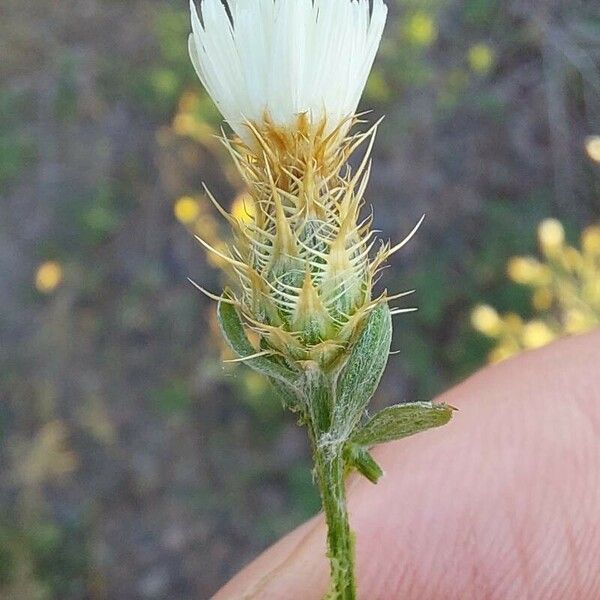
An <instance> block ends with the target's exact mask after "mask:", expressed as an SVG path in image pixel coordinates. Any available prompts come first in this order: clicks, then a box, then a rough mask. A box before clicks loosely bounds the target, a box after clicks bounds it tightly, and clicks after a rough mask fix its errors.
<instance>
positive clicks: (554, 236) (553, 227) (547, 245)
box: [538, 219, 565, 254]
mask: <svg viewBox="0 0 600 600" xmlns="http://www.w3.org/2000/svg"><path fill="white" fill-rule="evenodd" d="M538 239H539V241H540V246H541V247H542V251H543V252H544V253H545V254H555V253H556V251H557V250H559V249H560V248H561V247H562V245H563V244H564V242H565V229H564V227H563V226H562V223H561V222H560V221H558V220H557V219H546V220H545V221H542V223H541V224H540V226H539V228H538Z"/></svg>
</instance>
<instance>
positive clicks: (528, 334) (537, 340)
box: [523, 320, 555, 348]
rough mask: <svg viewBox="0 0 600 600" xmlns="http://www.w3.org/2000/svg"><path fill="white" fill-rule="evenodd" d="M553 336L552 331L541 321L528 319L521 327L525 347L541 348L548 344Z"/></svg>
mask: <svg viewBox="0 0 600 600" xmlns="http://www.w3.org/2000/svg"><path fill="white" fill-rule="evenodd" d="M554 338H555V335H554V333H553V332H552V330H551V329H550V328H549V327H548V325H546V323H544V322H543V321H539V320H534V321H530V322H529V323H526V324H525V327H524V328H523V345H524V346H525V348H541V347H542V346H545V345H546V344H549V343H550V342H551V341H552V340H553V339H554Z"/></svg>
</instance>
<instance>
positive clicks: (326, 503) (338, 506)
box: [314, 446, 356, 600]
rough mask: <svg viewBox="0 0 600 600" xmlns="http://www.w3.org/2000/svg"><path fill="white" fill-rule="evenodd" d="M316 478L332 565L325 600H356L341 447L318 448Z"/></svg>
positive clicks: (352, 549)
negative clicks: (325, 522) (328, 589)
mask: <svg viewBox="0 0 600 600" xmlns="http://www.w3.org/2000/svg"><path fill="white" fill-rule="evenodd" d="M314 455H315V475H316V480H317V483H318V485H319V491H320V492H321V501H322V503H323V511H324V513H325V519H326V521H327V555H328V557H329V561H330V564H331V583H330V591H329V593H328V595H327V596H326V600H356V583H355V579H354V535H353V533H352V532H351V531H350V524H349V522H348V511H347V508H346V491H345V487H344V466H345V464H344V458H343V456H342V451H341V448H335V449H334V448H332V447H328V448H325V449H324V448H319V447H318V446H316V447H315V450H314Z"/></svg>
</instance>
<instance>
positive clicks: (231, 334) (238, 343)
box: [217, 302, 298, 407]
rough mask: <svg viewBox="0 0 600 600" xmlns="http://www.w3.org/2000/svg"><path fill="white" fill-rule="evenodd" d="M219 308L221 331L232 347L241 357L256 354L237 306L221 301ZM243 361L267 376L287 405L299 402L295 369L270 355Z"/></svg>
mask: <svg viewBox="0 0 600 600" xmlns="http://www.w3.org/2000/svg"><path fill="white" fill-rule="evenodd" d="M217 310H218V316H219V324H220V326H221V331H222V333H223V336H224V337H225V339H226V340H227V343H228V344H229V345H230V346H231V349H232V350H233V351H234V352H235V353H236V354H237V355H238V356H239V357H240V358H245V357H247V356H253V355H255V354H256V350H255V349H254V347H253V346H252V344H251V343H250V341H249V340H248V337H247V336H246V332H245V331H244V325H243V324H242V320H241V319H240V316H239V313H238V311H237V308H236V307H235V306H234V305H232V304H230V303H228V302H219V306H218V309H217ZM243 362H244V364H245V365H247V366H249V367H250V368H251V369H254V370H255V371H258V372H259V373H262V374H263V375H265V376H267V377H268V378H269V379H270V380H271V381H272V383H274V384H275V387H276V389H277V390H278V391H279V393H280V394H281V395H282V396H283V401H284V403H285V404H286V405H288V406H290V407H292V406H294V405H295V404H296V403H297V401H296V400H295V396H296V385H295V384H296V382H297V380H298V375H297V374H296V373H294V371H292V370H291V369H289V368H287V367H285V366H284V365H282V364H281V363H279V362H277V360H275V359H273V358H270V357H268V356H257V357H254V358H248V359H246V360H244V361H243Z"/></svg>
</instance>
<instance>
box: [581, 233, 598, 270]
mask: <svg viewBox="0 0 600 600" xmlns="http://www.w3.org/2000/svg"><path fill="white" fill-rule="evenodd" d="M581 247H582V248H583V251H584V253H585V254H589V255H591V256H600V225H592V226H591V227H588V228H587V229H584V231H583V233H582V235H581ZM599 276H600V275H599Z"/></svg>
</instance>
